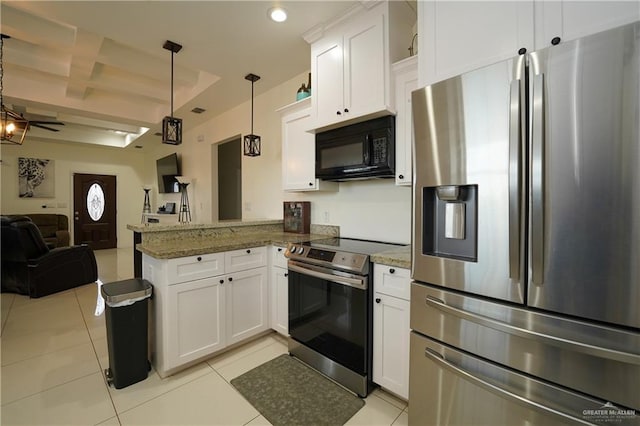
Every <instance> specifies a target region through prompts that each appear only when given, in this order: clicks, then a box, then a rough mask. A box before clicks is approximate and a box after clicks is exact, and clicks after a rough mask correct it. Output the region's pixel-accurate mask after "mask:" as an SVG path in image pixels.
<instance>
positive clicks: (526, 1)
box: [418, 0, 534, 87]
mask: <svg viewBox="0 0 640 426" xmlns="http://www.w3.org/2000/svg"><path fill="white" fill-rule="evenodd" d="M533 15H534V13H533V0H523V1H494V2H490V1H478V2H475V1H455V2H448V1H446V2H445V1H419V2H418V16H419V28H418V33H419V35H418V37H419V49H420V50H419V52H420V57H419V66H418V68H419V85H420V87H422V86H426V85H429V84H432V83H435V82H436V81H440V80H444V79H446V78H449V77H453V76H456V75H459V74H462V73H463V72H466V71H470V70H473V69H476V68H479V67H482V66H485V65H490V64H493V63H495V62H499V61H502V60H504V59H508V58H511V57H514V56H517V55H518V50H519V49H520V48H526V49H527V51H531V50H533V46H534V40H533Z"/></svg>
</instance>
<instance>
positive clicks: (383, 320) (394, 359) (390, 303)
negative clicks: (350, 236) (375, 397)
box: [373, 264, 411, 399]
mask: <svg viewBox="0 0 640 426" xmlns="http://www.w3.org/2000/svg"><path fill="white" fill-rule="evenodd" d="M409 277H410V273H409V270H408V269H403V268H396V267H389V266H385V265H379V264H376V265H374V277H373V286H374V296H373V297H374V304H373V381H374V382H375V383H377V384H378V385H380V386H382V387H383V388H385V389H387V390H389V391H391V392H393V393H395V394H396V395H398V396H400V397H402V398H405V399H408V398H409V335H410V331H411V330H410V325H409V305H410V304H409V298H408V296H407V297H406V298H404V294H408V290H409V289H410V286H411V279H410V278H409ZM390 283H392V284H391V285H390ZM405 287H406V290H405ZM390 293H391V294H393V295H391V294H390ZM398 295H401V297H397V296H398Z"/></svg>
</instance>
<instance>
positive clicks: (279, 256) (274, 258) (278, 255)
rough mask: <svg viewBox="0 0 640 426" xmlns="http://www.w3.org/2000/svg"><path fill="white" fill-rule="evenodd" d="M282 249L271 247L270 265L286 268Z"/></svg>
mask: <svg viewBox="0 0 640 426" xmlns="http://www.w3.org/2000/svg"><path fill="white" fill-rule="evenodd" d="M284 251H285V248H284V247H277V246H272V247H271V265H272V266H277V267H279V268H287V258H286V257H285V256H284Z"/></svg>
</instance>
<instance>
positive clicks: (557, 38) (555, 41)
mask: <svg viewBox="0 0 640 426" xmlns="http://www.w3.org/2000/svg"><path fill="white" fill-rule="evenodd" d="M560 40H561V39H560V37H554V38H552V39H551V44H553V45H554V46H556V45H558V44H560Z"/></svg>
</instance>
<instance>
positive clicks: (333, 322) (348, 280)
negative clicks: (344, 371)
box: [288, 260, 370, 375]
mask: <svg viewBox="0 0 640 426" xmlns="http://www.w3.org/2000/svg"><path fill="white" fill-rule="evenodd" d="M288 267H289V334H290V336H291V338H292V339H294V340H296V341H297V342H299V343H300V344H302V345H304V346H307V347H308V348H310V349H313V350H314V351H316V352H318V353H320V354H321V355H324V356H325V357H327V358H329V359H331V360H333V361H335V362H337V363H339V364H341V365H343V366H344V367H346V368H348V369H349V370H351V371H354V372H356V373H358V374H360V375H366V374H367V371H368V367H369V365H368V356H367V353H368V349H367V348H368V345H370V341H369V339H370V337H369V333H370V330H369V328H368V323H369V322H368V318H369V316H370V309H369V305H370V303H369V300H368V299H369V296H368V295H369V291H368V280H367V277H366V276H360V275H354V274H349V273H345V272H340V271H335V270H332V269H327V268H323V267H318V266H314V265H308V264H304V263H301V262H296V261H293V260H289V263H288Z"/></svg>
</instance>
